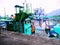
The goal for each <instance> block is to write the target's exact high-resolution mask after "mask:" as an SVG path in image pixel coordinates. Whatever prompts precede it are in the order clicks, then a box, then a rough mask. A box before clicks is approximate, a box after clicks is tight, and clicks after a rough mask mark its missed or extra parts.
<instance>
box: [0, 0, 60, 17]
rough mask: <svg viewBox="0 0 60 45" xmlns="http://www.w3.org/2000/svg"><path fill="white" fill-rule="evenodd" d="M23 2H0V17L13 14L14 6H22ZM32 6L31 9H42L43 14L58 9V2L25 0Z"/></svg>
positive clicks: (1, 0)
mask: <svg viewBox="0 0 60 45" xmlns="http://www.w3.org/2000/svg"><path fill="white" fill-rule="evenodd" d="M24 1H25V0H0V15H1V16H4V14H5V13H6V15H11V14H15V7H14V6H15V5H16V4H17V5H22V3H23V2H24ZM26 1H27V3H31V4H32V9H35V8H40V7H42V8H43V9H44V10H45V13H46V14H47V13H50V12H51V11H53V10H56V9H60V0H26Z"/></svg>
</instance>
